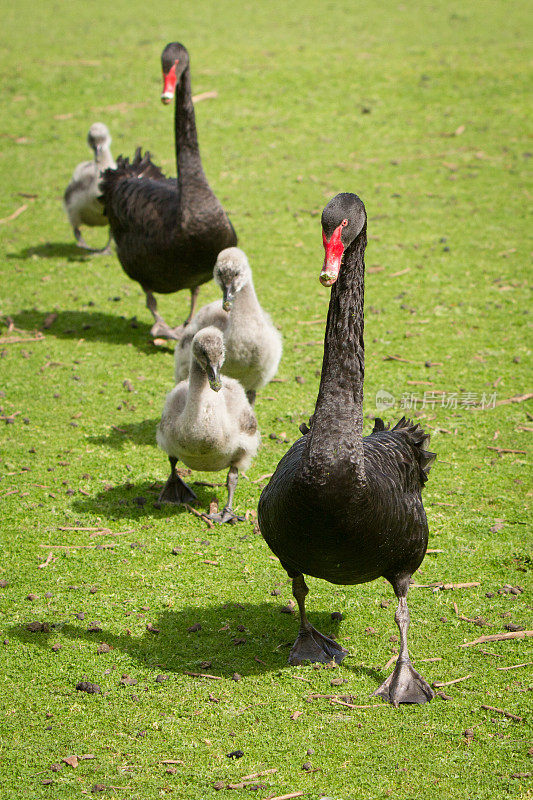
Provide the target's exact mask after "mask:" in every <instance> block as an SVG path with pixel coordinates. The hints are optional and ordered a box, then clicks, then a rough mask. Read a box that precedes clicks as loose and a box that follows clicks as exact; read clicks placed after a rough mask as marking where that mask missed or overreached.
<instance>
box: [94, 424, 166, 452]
mask: <svg viewBox="0 0 533 800" xmlns="http://www.w3.org/2000/svg"><path fill="white" fill-rule="evenodd" d="M160 419H161V418H160V417H154V418H153V419H145V420H143V421H142V422H125V423H124V422H122V421H121V420H119V423H118V425H116V426H115V427H113V428H112V429H111V430H110V431H109V432H108V433H104V434H101V435H99V436H87V441H88V442H91V443H92V444H99V445H105V446H106V447H112V448H113V449H115V450H122V448H123V447H124V445H125V444H126V443H127V442H132V443H133V444H151V445H153V446H154V447H156V446H157V445H156V440H155V431H156V428H157V426H158V424H159V421H160ZM164 462H165V454H164V453H161V463H164Z"/></svg>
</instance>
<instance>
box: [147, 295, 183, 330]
mask: <svg viewBox="0 0 533 800" xmlns="http://www.w3.org/2000/svg"><path fill="white" fill-rule="evenodd" d="M143 289H144V293H145V295H146V308H147V309H148V310H149V311H150V313H151V314H152V316H153V318H154V319H155V322H154V324H153V325H152V328H151V330H150V333H151V334H152V336H153V337H154V339H157V338H158V337H161V338H163V339H179V338H180V337H179V336H178V335H177V334H176V331H175V330H174V329H173V328H171V327H170V325H167V323H166V322H165V320H164V319H163V317H162V316H161V314H160V313H159V311H158V310H157V300H156V299H155V297H154V295H153V294H152V292H151V291H150V290H149V289H146V288H145V287H144V286H143Z"/></svg>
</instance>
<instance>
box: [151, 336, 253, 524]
mask: <svg viewBox="0 0 533 800" xmlns="http://www.w3.org/2000/svg"><path fill="white" fill-rule="evenodd" d="M223 363H224V339H223V336H222V332H221V331H220V330H219V329H218V328H215V327H213V326H210V327H206V328H202V330H200V331H198V333H196V334H195V336H194V338H193V340H192V346H191V348H190V371H189V379H188V380H186V381H181V382H180V383H178V384H177V385H176V386H175V387H174V388H173V389H172V391H171V392H169V394H168V395H167V398H166V401H165V406H164V408H163V414H162V417H161V422H160V423H159V426H158V429H157V443H158V445H159V447H161V449H162V450H164V451H165V452H166V453H168V458H169V461H170V467H171V474H170V477H169V479H168V481H167V483H166V485H165V487H164V488H163V490H162V492H161V494H160V496H159V500H160V502H166V503H176V504H179V503H191V502H192V501H193V500H196V495H195V494H194V492H193V491H192V490H191V489H190V488H189V487H188V486H187V485H186V484H185V483H184V482H183V481H182V480H181V478H180V477H179V476H178V474H177V472H176V463H177V461H178V459H179V460H180V461H182V462H183V463H184V464H186V465H187V466H188V467H190V468H191V469H197V470H202V471H208V472H211V471H213V472H215V471H218V470H221V469H226V468H227V467H229V472H228V478H227V489H228V501H227V503H226V506H225V507H224V509H223V510H222V511H221V512H220V513H218V514H210V515H207V516H209V518H210V519H212V520H213V521H214V522H233V521H235V520H236V519H242V517H237V516H236V515H235V514H234V513H233V511H232V503H233V495H234V493H235V488H236V486H237V480H238V471H239V469H241V470H246V469H247V468H248V466H249V465H250V463H251V462H252V459H253V457H254V456H255V454H256V453H257V448H258V447H259V442H260V435H259V431H258V430H257V421H256V419H255V415H254V412H253V410H252V408H251V406H250V404H249V402H248V400H247V398H246V395H245V393H244V389H243V388H242V386H241V385H240V383H239V382H238V381H236V380H234V379H233V378H227V377H225V376H222V377H221V375H220V370H221V367H222V365H223Z"/></svg>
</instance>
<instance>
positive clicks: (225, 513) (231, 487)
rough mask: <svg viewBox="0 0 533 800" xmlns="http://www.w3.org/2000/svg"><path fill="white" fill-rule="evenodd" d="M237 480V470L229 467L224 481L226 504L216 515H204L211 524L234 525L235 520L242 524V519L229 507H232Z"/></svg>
mask: <svg viewBox="0 0 533 800" xmlns="http://www.w3.org/2000/svg"><path fill="white" fill-rule="evenodd" d="M238 480H239V470H238V469H237V467H230V468H229V472H228V477H227V480H226V486H227V488H228V502H227V503H226V505H225V506H224V508H223V509H222V511H219V513H218V514H206V516H207V517H208V518H209V519H212V520H213V522H232V523H235V522H237V520H238V521H239V522H242V521H243V520H244V517H239V516H237V514H234V513H233V511H232V509H231V507H232V505H233V495H234V494H235V489H236V488H237V481H238Z"/></svg>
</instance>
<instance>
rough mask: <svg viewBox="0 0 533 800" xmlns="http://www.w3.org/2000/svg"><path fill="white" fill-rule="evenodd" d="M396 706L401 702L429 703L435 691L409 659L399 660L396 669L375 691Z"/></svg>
mask: <svg viewBox="0 0 533 800" xmlns="http://www.w3.org/2000/svg"><path fill="white" fill-rule="evenodd" d="M374 694H375V695H379V696H380V697H382V698H383V699H384V700H386V701H387V702H388V703H392V705H393V706H394V708H398V706H399V704H400V703H420V704H421V703H428V702H429V701H430V700H432V699H433V697H434V696H435V693H434V691H433V689H432V688H431V686H430V685H429V683H428V682H427V681H426V680H425V679H424V678H423V677H422V675H420V674H419V673H418V672H417V671H416V669H415V668H414V667H413V665H412V664H411V662H410V661H409V660H407V661H397V662H396V666H395V668H394V671H393V672H392V674H391V675H389V677H388V678H387V680H386V681H384V682H383V683H382V684H381V686H380V687H379V688H378V689H376V691H375V692H374Z"/></svg>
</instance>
